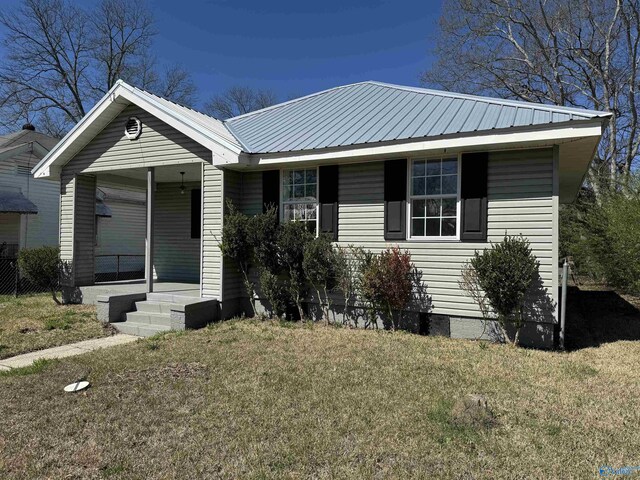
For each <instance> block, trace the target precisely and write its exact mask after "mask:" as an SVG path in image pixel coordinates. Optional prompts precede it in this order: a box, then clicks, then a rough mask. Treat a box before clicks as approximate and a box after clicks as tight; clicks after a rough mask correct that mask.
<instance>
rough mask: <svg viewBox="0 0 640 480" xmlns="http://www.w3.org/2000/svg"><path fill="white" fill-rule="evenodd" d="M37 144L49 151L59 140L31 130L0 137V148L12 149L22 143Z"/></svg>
mask: <svg viewBox="0 0 640 480" xmlns="http://www.w3.org/2000/svg"><path fill="white" fill-rule="evenodd" d="M30 142H38V143H39V144H40V145H42V146H43V147H44V148H46V149H47V150H51V149H52V148H53V147H55V145H56V144H57V143H58V142H59V139H57V138H54V137H51V136H49V135H46V134H44V133H40V132H34V131H33V130H18V131H17V132H13V133H9V134H7V135H0V148H5V147H13V146H16V145H22V144H23V143H30Z"/></svg>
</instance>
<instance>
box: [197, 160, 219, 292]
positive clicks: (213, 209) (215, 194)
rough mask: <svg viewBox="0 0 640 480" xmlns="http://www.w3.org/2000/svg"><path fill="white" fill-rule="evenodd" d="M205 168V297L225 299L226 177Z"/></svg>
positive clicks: (203, 224) (208, 166) (208, 167)
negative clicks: (222, 237) (223, 221)
mask: <svg viewBox="0 0 640 480" xmlns="http://www.w3.org/2000/svg"><path fill="white" fill-rule="evenodd" d="M203 168H204V170H203V182H202V186H203V189H202V195H203V208H202V213H203V217H202V227H203V230H202V232H203V233H202V296H203V297H217V298H220V299H222V274H221V272H222V254H221V252H220V247H219V246H218V244H219V242H220V239H221V235H222V207H223V203H224V202H223V195H224V194H223V190H224V189H223V176H224V174H223V172H222V170H220V169H219V168H217V167H214V166H212V165H209V164H206V163H205V164H204V166H203Z"/></svg>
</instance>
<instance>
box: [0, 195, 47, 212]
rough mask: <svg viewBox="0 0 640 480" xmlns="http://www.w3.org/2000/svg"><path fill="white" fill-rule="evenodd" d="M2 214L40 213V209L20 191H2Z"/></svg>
mask: <svg viewBox="0 0 640 480" xmlns="http://www.w3.org/2000/svg"><path fill="white" fill-rule="evenodd" d="M0 213H38V207H37V206H36V205H35V204H34V203H33V202H32V201H31V200H29V199H28V198H27V197H25V196H24V195H23V194H22V193H21V192H19V191H16V190H5V191H2V190H0Z"/></svg>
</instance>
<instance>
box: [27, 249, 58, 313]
mask: <svg viewBox="0 0 640 480" xmlns="http://www.w3.org/2000/svg"><path fill="white" fill-rule="evenodd" d="M18 266H19V268H20V271H21V272H22V274H23V275H24V276H25V277H26V278H27V279H28V280H29V281H31V282H32V283H34V284H36V285H38V286H39V287H41V288H44V289H47V290H49V291H50V292H51V297H52V298H53V301H54V302H56V303H57V304H58V305H60V300H58V296H57V292H58V290H59V288H60V273H61V270H62V262H61V260H60V249H59V248H58V247H38V248H23V249H22V250H20V252H19V254H18Z"/></svg>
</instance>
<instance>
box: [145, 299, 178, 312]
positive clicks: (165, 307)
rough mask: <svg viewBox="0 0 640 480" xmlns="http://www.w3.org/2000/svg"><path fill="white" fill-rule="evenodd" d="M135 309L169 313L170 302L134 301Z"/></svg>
mask: <svg viewBox="0 0 640 480" xmlns="http://www.w3.org/2000/svg"><path fill="white" fill-rule="evenodd" d="M136 310H137V311H138V312H147V313H166V314H169V313H171V303H166V302H157V301H152V300H146V301H144V302H136Z"/></svg>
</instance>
